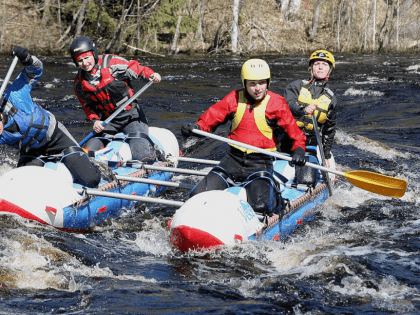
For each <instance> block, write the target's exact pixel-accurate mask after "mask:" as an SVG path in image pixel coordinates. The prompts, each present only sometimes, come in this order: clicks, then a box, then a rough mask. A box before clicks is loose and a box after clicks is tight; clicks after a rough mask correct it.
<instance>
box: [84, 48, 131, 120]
mask: <svg viewBox="0 0 420 315" xmlns="http://www.w3.org/2000/svg"><path fill="white" fill-rule="evenodd" d="M112 57H113V55H104V56H102V65H100V66H99V69H98V71H100V74H101V82H99V84H97V85H96V86H93V85H91V84H90V83H89V82H88V81H87V80H86V79H84V78H83V71H82V70H81V69H80V70H79V73H78V75H77V77H76V81H78V82H80V84H81V86H82V89H83V91H84V93H85V94H86V95H88V97H89V98H90V101H88V103H87V106H89V107H90V108H91V109H92V110H93V111H94V112H98V110H99V112H101V113H103V114H104V115H105V117H109V116H110V115H111V114H112V113H113V112H114V111H115V110H116V108H118V106H119V105H121V104H123V103H124V102H125V101H127V100H128V99H129V98H130V97H131V96H132V95H133V94H134V93H133V91H132V90H131V88H130V86H129V84H128V83H127V82H126V81H119V80H115V78H114V77H113V76H112V75H111V72H110V69H109V61H110V59H111V58H112ZM131 107H132V106H131V105H128V106H127V107H126V108H125V109H126V110H129V109H131Z"/></svg>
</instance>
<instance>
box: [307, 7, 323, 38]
mask: <svg viewBox="0 0 420 315" xmlns="http://www.w3.org/2000/svg"><path fill="white" fill-rule="evenodd" d="M321 6H322V0H318V3H317V5H316V8H315V13H314V19H313V21H312V32H311V36H310V37H309V40H313V39H314V38H315V35H316V30H317V28H318V20H319V11H320V10H321Z"/></svg>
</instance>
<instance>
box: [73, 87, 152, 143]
mask: <svg viewBox="0 0 420 315" xmlns="http://www.w3.org/2000/svg"><path fill="white" fill-rule="evenodd" d="M152 84H153V81H149V82H148V83H147V84H146V85H145V86H143V87H142V88H141V89H140V90H139V91H138V92H137V93H136V94H134V95H133V96H132V97H130V98H129V99H128V100H127V101H126V102H125V103H124V104H122V105H121V106H120V107H118V109H117V110H116V111H115V112H113V113H112V115H110V116H109V117H108V118H107V119H106V120H105V121H104V122H102V126H104V127H105V126H106V125H108V124H109V122H110V121H111V120H113V119H114V118H115V116H117V115H118V114H119V113H121V112H122V111H123V110H124V109H125V108H126V107H127V106H128V105H130V104H131V103H132V102H134V101H135V100H136V99H137V98H138V97H139V96H140V95H141V94H143V92H144V91H146V90H147V89H148V88H149V86H151V85H152ZM95 134H96V131H92V132H91V133H90V134H88V135H87V136H86V137H85V138H84V139H83V140H82V141H80V143H79V145H80V146H82V145H84V144H85V143H86V141H88V140H89V139H90V138H92V137H93V136H94V135H95Z"/></svg>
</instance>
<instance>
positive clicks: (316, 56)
mask: <svg viewBox="0 0 420 315" xmlns="http://www.w3.org/2000/svg"><path fill="white" fill-rule="evenodd" d="M315 60H324V61H326V62H328V63H329V64H330V65H332V67H333V68H335V60H334V56H333V54H332V53H330V52H329V51H327V50H315V51H314V52H313V53H312V55H311V56H310V57H309V66H310V65H311V64H312V63H313V62H314V61H315Z"/></svg>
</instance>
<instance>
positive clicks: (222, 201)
mask: <svg viewBox="0 0 420 315" xmlns="http://www.w3.org/2000/svg"><path fill="white" fill-rule="evenodd" d="M307 152H309V153H307V156H308V159H309V162H311V163H314V164H319V160H320V156H319V150H317V148H316V147H307ZM314 152H317V154H315V153H314ZM330 168H331V169H335V168H336V165H335V161H334V157H332V158H331V160H330ZM301 171H302V170H298V171H296V169H295V168H294V167H292V166H290V165H289V163H288V162H287V161H284V160H277V161H275V162H274V174H275V178H276V180H277V182H278V185H279V187H280V190H281V194H282V198H283V208H282V210H281V211H280V213H276V214H274V215H272V216H271V217H264V216H263V215H262V214H258V213H255V212H254V210H253V209H252V207H251V206H250V205H249V204H248V203H247V198H246V191H245V189H244V188H243V187H230V188H227V189H226V190H223V191H217V190H215V191H208V192H203V193H200V194H198V195H195V196H194V197H192V198H191V199H189V200H187V201H186V202H185V204H184V205H183V206H182V207H181V208H180V209H179V210H177V211H176V213H175V215H174V217H173V219H172V220H171V221H170V222H169V226H170V229H171V230H170V242H171V243H172V244H173V245H174V246H175V247H177V248H178V249H179V250H180V251H182V252H187V251H189V250H208V249H217V248H220V247H221V246H233V245H235V244H240V243H244V242H248V241H261V240H284V239H285V238H287V237H288V236H289V235H290V234H291V233H293V231H295V229H296V228H297V227H298V226H300V225H302V224H304V223H306V222H308V221H310V220H311V219H312V218H313V217H314V215H315V213H316V210H317V209H318V208H319V207H320V206H321V205H322V203H323V202H324V201H325V200H326V199H327V198H328V197H329V196H330V192H329V189H328V185H327V182H326V177H327V176H325V177H324V176H323V174H322V172H321V171H319V170H315V169H309V168H308V167H306V170H305V171H304V172H303V173H302V172H301ZM305 173H306V175H308V174H309V177H311V179H310V180H309V181H306V182H305V179H304V178H302V174H304V175H305ZM324 175H325V173H324ZM303 177H305V176H303ZM328 177H329V180H330V182H331V185H332V183H334V181H335V179H336V177H337V176H336V175H331V174H330V175H329V176H328ZM302 182H304V183H302Z"/></svg>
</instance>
